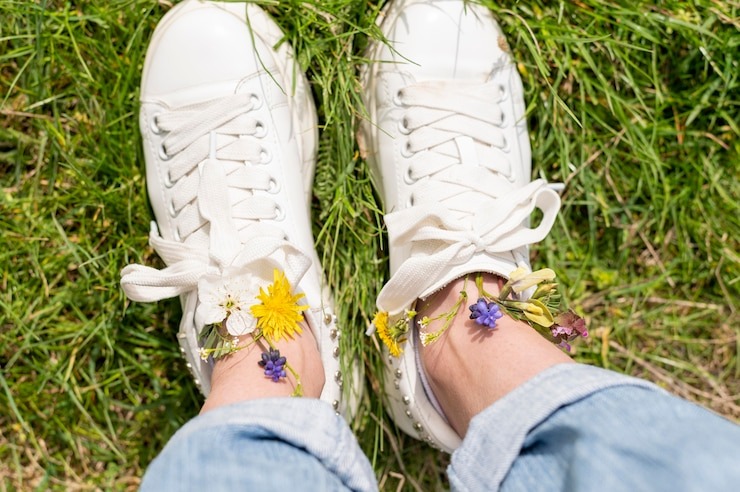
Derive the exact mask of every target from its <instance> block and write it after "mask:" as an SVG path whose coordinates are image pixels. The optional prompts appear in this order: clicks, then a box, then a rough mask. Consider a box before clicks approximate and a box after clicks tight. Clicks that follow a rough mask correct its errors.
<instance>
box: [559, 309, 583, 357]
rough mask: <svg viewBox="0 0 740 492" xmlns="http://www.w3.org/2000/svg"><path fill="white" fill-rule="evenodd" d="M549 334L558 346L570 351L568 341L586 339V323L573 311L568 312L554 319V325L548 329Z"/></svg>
mask: <svg viewBox="0 0 740 492" xmlns="http://www.w3.org/2000/svg"><path fill="white" fill-rule="evenodd" d="M550 334H551V335H552V337H553V338H554V339H555V341H556V342H559V343H558V345H559V346H560V347H562V348H563V349H565V350H568V351H570V345H569V344H568V342H569V341H571V340H574V339H575V338H577V337H579V336H581V337H583V338H586V337H587V336H588V330H586V322H585V321H584V320H583V318H581V317H580V316H578V315H577V314H576V313H574V312H573V311H568V312H567V313H563V314H561V315H559V316H556V317H555V324H554V325H552V326H551V327H550Z"/></svg>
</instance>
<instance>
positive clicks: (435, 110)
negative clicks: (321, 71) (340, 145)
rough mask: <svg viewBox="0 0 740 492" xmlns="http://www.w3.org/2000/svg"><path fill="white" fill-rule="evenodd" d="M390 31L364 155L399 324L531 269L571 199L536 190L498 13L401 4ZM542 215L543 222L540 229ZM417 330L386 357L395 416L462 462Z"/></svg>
mask: <svg viewBox="0 0 740 492" xmlns="http://www.w3.org/2000/svg"><path fill="white" fill-rule="evenodd" d="M380 20H381V30H382V32H383V34H384V35H385V37H386V38H387V39H388V41H389V43H390V46H388V45H386V44H384V43H380V42H373V43H372V44H371V46H370V48H369V53H368V58H369V59H370V60H373V62H372V63H371V64H370V65H369V66H368V67H367V69H366V72H365V73H364V86H365V91H364V101H365V104H366V107H367V110H368V112H369V116H370V121H366V122H364V123H363V125H362V127H361V133H360V144H361V146H362V147H363V150H364V152H365V154H366V156H367V159H368V161H369V163H370V165H371V169H372V171H373V177H374V182H375V185H376V186H377V188H378V190H379V192H380V195H381V197H382V198H383V201H384V207H385V210H386V217H385V222H386V225H387V227H388V236H389V243H390V262H391V265H390V272H391V278H390V280H389V281H388V282H387V284H386V285H385V287H384V288H383V290H382V291H381V292H380V294H379V296H378V300H377V306H378V309H379V311H380V312H381V313H388V317H389V318H390V319H391V322H392V320H394V319H396V320H397V319H403V317H404V316H405V315H404V312H406V311H407V310H413V308H414V305H415V302H416V300H417V299H419V298H421V299H424V298H426V297H428V296H429V295H431V294H433V293H434V292H436V291H438V290H439V289H441V288H442V287H444V286H445V285H447V284H448V283H449V282H451V281H452V280H454V279H456V278H459V277H461V276H463V275H465V274H468V273H473V272H491V273H494V274H498V275H501V276H503V277H505V278H508V276H509V274H510V273H511V272H512V271H513V270H515V269H516V268H517V267H519V266H524V267H526V268H528V269H529V258H528V256H529V250H528V245H529V244H531V243H534V242H537V241H540V240H542V239H543V238H544V237H545V236H546V235H547V233H548V232H549V230H550V227H551V226H552V224H553V222H554V220H555V216H556V214H557V211H558V209H559V206H560V199H559V196H558V194H557V193H556V192H555V191H554V190H553V189H551V188H550V187H548V185H547V183H546V182H545V181H544V180H541V179H538V180H535V181H531V179H530V174H531V154H530V146H529V137H528V134H527V127H526V122H525V119H524V109H525V107H524V100H523V90H522V83H521V80H520V78H519V75H518V73H517V69H516V66H515V64H514V63H513V61H512V58H511V55H510V53H509V51H508V45H507V43H506V41H505V39H504V37H503V34H502V32H501V29H500V28H499V26H498V25H497V23H496V21H495V20H494V19H493V17H492V15H491V12H490V11H489V10H488V9H486V8H485V7H482V6H480V5H476V4H473V3H471V2H462V1H457V0H439V1H434V0H405V1H403V0H400V1H395V2H392V3H391V4H390V5H389V6H388V7H386V9H385V10H384V13H383V14H382V15H381V17H380ZM535 208H539V209H540V210H541V211H542V212H543V217H542V219H541V221H540V223H539V225H538V226H537V227H536V228H534V229H530V228H529V227H528V223H529V216H530V214H531V213H532V211H533V210H534V209H535ZM409 323H410V321H409ZM404 326H406V325H404ZM407 328H408V330H409V331H408V338H407V340H406V341H405V344H404V346H403V347H401V349H402V350H403V352H402V353H401V354H400V355H399V356H398V357H394V356H392V355H391V354H389V353H387V354H386V355H387V364H386V370H387V371H386V384H385V389H386V393H387V397H388V400H389V406H390V413H391V415H392V416H393V418H394V420H395V421H396V423H397V424H398V426H399V427H400V428H401V429H403V430H404V431H405V432H407V433H408V434H409V435H411V436H413V437H416V438H418V439H421V440H425V441H427V442H429V443H430V444H432V445H433V446H435V447H439V448H441V449H444V450H446V451H450V452H451V451H452V450H454V449H455V448H456V447H457V446H458V445H459V444H460V436H458V435H457V433H456V432H455V431H454V430H453V429H452V427H450V426H449V424H448V423H447V421H446V419H445V418H444V416H443V415H442V414H441V412H440V411H438V410H437V408H438V406H437V405H435V403H436V402H434V401H433V397H431V398H430V395H431V392H427V391H425V388H424V386H425V383H424V381H423V379H424V378H423V375H421V374H420V372H419V369H420V366H418V364H420V362H419V361H418V354H417V350H416V345H417V342H418V338H417V335H416V333H415V331H414V329H413V326H408V327H407ZM391 381H392V382H391ZM427 393H429V395H428V394H427ZM435 407H436V408H435Z"/></svg>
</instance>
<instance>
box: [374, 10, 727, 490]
mask: <svg viewBox="0 0 740 492" xmlns="http://www.w3.org/2000/svg"><path fill="white" fill-rule="evenodd" d="M384 14H385V15H384V18H383V22H382V24H381V29H382V31H383V33H384V34H385V36H386V38H387V39H389V40H392V41H393V42H394V43H395V46H394V48H396V50H391V49H389V48H388V47H387V46H385V45H383V44H382V43H376V44H373V45H371V47H370V51H369V56H368V57H369V58H370V59H373V60H378V61H389V60H390V61H392V62H393V63H371V64H370V66H369V67H368V69H367V71H366V73H365V92H364V97H365V101H366V104H367V106H368V111H369V114H370V117H371V123H368V124H365V125H363V131H362V145H363V148H364V149H365V152H366V153H367V155H368V159H369V161H370V163H371V166H372V169H373V174H374V179H375V182H376V183H377V185H378V187H379V191H380V194H381V196H382V197H383V199H384V205H385V208H386V210H387V211H388V213H387V215H386V224H387V226H388V236H389V243H390V257H391V258H390V259H391V278H390V279H389V281H388V282H387V283H386V285H385V286H384V288H383V290H382V291H381V293H380V294H379V296H378V300H377V305H378V309H379V312H378V313H377V315H376V316H375V319H374V328H375V331H376V333H377V334H378V336H379V338H380V339H381V340H382V341H383V342H384V345H385V349H384V356H385V361H386V375H387V377H386V381H385V390H386V393H387V398H388V402H389V410H390V413H391V415H392V416H393V418H394V420H395V422H396V423H397V424H398V426H399V427H401V428H402V429H403V430H404V431H406V432H407V433H408V434H409V435H411V436H414V437H417V438H419V439H422V440H425V441H427V442H429V443H430V444H431V445H433V446H435V447H439V448H441V449H444V450H447V451H450V452H453V455H452V465H451V467H450V470H449V472H450V480H451V484H452V485H453V488H456V489H460V490H495V489H497V488H498V487H499V486H502V487H504V488H510V489H512V490H540V489H544V490H571V489H572V488H573V489H577V488H578V487H583V488H590V489H591V490H594V489H598V490H601V489H602V488H607V489H609V488H611V489H620V488H622V489H627V490H632V489H634V488H638V489H650V490H655V489H656V488H663V484H666V485H665V488H666V489H668V490H675V488H673V487H674V486H677V487H679V488H681V489H690V490H705V489H710V490H711V489H713V486H715V485H716V487H717V488H718V489H720V490H722V489H724V488H727V487H728V486H731V484H736V483H738V479H737V474H738V471H737V465H736V464H737V462H738V449H740V448H739V446H738V444H737V443H738V441H739V438H738V433H739V432H740V431H739V430H738V427H737V426H735V425H733V424H731V423H729V422H727V421H725V420H723V419H721V418H719V417H716V416H714V415H712V414H710V413H709V412H707V411H706V410H702V409H700V408H698V407H696V406H693V405H691V404H688V403H686V402H684V401H682V400H678V399H675V398H673V397H670V396H668V395H666V394H665V393H664V392H662V391H660V390H658V389H657V388H656V387H654V386H653V385H651V384H649V383H647V382H645V381H640V380H637V379H634V378H628V377H626V376H622V375H619V374H616V373H612V372H609V371H604V370H600V369H595V368H590V367H587V366H582V365H579V364H574V363H572V362H571V361H570V359H569V358H568V357H567V356H565V355H564V354H563V353H562V352H560V350H559V349H558V348H556V347H555V346H554V345H551V344H550V342H548V341H547V340H546V339H544V338H541V337H540V335H538V334H537V333H536V332H535V331H534V330H532V328H531V327H529V326H526V325H525V324H524V323H521V322H519V321H515V320H514V319H511V318H508V317H506V316H504V317H503V318H502V319H499V320H498V324H497V325H496V329H495V330H493V329H492V328H493V327H492V326H491V325H489V328H491V329H485V328H483V327H482V326H481V324H485V323H488V322H489V321H487V318H486V316H487V317H491V316H493V315H492V314H491V313H492V312H493V310H491V311H490V312H488V310H489V309H490V308H489V307H488V305H487V302H484V303H483V307H478V306H477V305H476V306H474V305H471V309H472V308H474V307H475V308H477V309H478V313H480V312H481V310H486V315H485V316H481V318H483V319H484V321H483V322H480V320H479V319H476V321H475V322H473V321H471V320H470V319H468V318H467V314H468V313H465V311H466V310H465V309H462V308H463V307H464V306H467V305H469V304H470V301H471V300H470V299H469V298H468V295H469V294H468V295H462V294H460V291H461V290H465V291H467V292H469V293H470V294H472V293H473V292H474V290H475V289H476V288H477V285H476V286H475V287H471V286H470V284H467V285H468V286H467V287H466V280H465V279H466V278H467V279H468V282H470V280H472V279H473V278H477V277H479V276H480V277H481V278H482V286H481V287H482V290H485V291H487V292H489V293H490V294H492V295H493V296H497V294H498V289H500V288H501V284H500V282H499V281H497V279H498V278H503V279H509V280H511V279H512V278H513V277H515V276H519V275H520V274H519V273H518V272H521V271H526V270H527V269H528V268H529V261H528V249H527V247H528V244H530V243H533V242H536V241H539V240H541V239H542V238H544V237H545V235H546V234H547V233H548V231H549V228H550V227H551V226H552V223H553V220H554V217H555V214H556V213H557V210H558V208H559V198H558V196H557V195H556V194H555V193H554V192H553V187H552V186H548V185H547V184H546V183H544V182H543V181H542V180H534V181H531V179H530V174H531V163H530V149H529V140H528V138H527V131H526V123H525V122H524V102H523V97H522V87H521V81H520V80H519V77H518V75H517V72H516V68H515V67H514V64H513V61H512V59H511V54H510V51H509V47H508V45H507V44H506V42H505V40H504V38H503V34H502V33H501V31H500V30H499V28H498V26H497V25H496V23H495V21H494V20H493V19H492V18H491V15H490V12H488V10H487V9H485V8H482V7H480V6H478V5H475V4H467V3H466V4H464V3H463V2H458V1H454V0H398V1H396V2H393V3H392V4H390V6H389V7H387V8H386V10H385V12H384ZM535 208H538V209H539V210H540V211H541V212H542V218H541V219H540V221H539V223H538V224H536V225H535V226H534V227H530V224H529V216H530V214H531V212H532V211H533V210H534V209H535ZM533 275H534V274H533ZM515 292H516V294H517V295H516V296H514V297H513V298H512V297H509V296H508V294H507V295H506V296H502V297H503V298H504V300H506V301H508V300H510V299H513V301H512V302H516V303H519V304H521V303H524V302H529V303H530V304H531V303H532V299H535V300H539V299H540V298H538V297H536V296H535V294H536V293H537V292H532V290H528V289H527V288H526V287H524V286H522V289H521V290H518V291H517V290H515ZM483 297H487V299H486V300H490V299H491V298H490V297H488V296H485V295H484V296H483ZM479 302H480V301H479ZM473 303H474V304H476V301H475V300H474V298H473ZM534 307H535V308H536V309H530V308H528V309H530V310H529V311H527V312H528V313H529V315H530V316H528V319H530V320H534V321H536V322H537V323H538V324H539V325H541V326H542V327H545V328H550V334H551V335H552V336H553V337H555V338H557V339H558V340H559V341H560V342H561V343H564V342H567V341H568V339H569V337H570V336H573V334H574V333H576V332H577V333H578V334H581V335H584V334H585V331H582V330H583V326H581V325H579V324H578V323H573V324H572V325H569V324H566V323H565V322H564V321H560V320H557V323H555V320H553V319H552V318H548V317H547V316H546V315H545V312H544V311H542V309H541V306H537V305H535V306H534ZM509 312H511V311H509ZM475 313H476V311H475V310H473V314H475ZM476 316H477V315H476ZM561 319H564V318H561ZM448 322H449V324H447V323H448ZM432 323H438V324H440V323H441V324H443V329H441V330H439V329H437V328H438V326H435V327H434V328H432V329H430V328H431V327H432ZM697 429H700V432H699V433H696V432H695V430H697ZM462 437H464V441H462V442H461V438H462ZM681 442H686V443H687V444H686V449H678V448H680V447H681V446H680V445H679V443H681ZM707 442H709V443H711V446H712V448H713V450H712V451H710V452H707V451H706V449H705V447H706V446H705V445H706V443H707ZM692 458H693V459H694V461H695V462H691V459H692ZM698 462H701V465H699V463H698ZM712 462H714V463H721V465H720V466H716V465H713V466H712V467H710V466H709V464H710V463H712ZM653 465H655V468H656V469H655V470H653ZM697 466H703V467H704V468H705V470H703V471H698V470H697ZM704 471H706V474H705V473H704ZM689 474H690V475H692V476H691V477H690V478H688V477H687V475H689ZM708 475H711V477H710V476H708ZM602 476H603V479H602ZM625 476H628V478H624V477H625ZM669 478H670V479H669ZM704 484H711V485H710V486H709V487H704V486H703V485H704ZM602 486H603V487H602Z"/></svg>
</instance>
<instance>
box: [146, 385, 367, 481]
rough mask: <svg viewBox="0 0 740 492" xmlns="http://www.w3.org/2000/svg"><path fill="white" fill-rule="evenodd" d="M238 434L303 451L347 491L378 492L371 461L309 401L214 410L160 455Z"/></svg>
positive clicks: (338, 423)
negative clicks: (201, 439) (225, 433)
mask: <svg viewBox="0 0 740 492" xmlns="http://www.w3.org/2000/svg"><path fill="white" fill-rule="evenodd" d="M242 430H247V431H248V434H249V435H250V436H252V438H254V439H270V440H278V441H283V442H285V443H286V444H289V445H291V446H293V447H295V448H298V449H302V450H305V452H306V453H307V454H309V455H312V456H313V457H314V458H316V459H317V460H319V461H320V462H321V464H322V465H323V466H324V467H325V468H326V469H327V470H328V471H329V472H331V473H333V474H334V475H335V476H336V477H337V478H338V479H339V480H340V481H341V482H342V484H343V485H344V486H346V487H347V488H348V489H350V490H357V491H373V490H377V484H376V480H375V474H374V472H373V470H372V467H371V466H370V462H369V461H368V460H367V458H366V457H365V455H364V454H363V452H362V450H361V449H360V447H359V446H358V444H357V439H356V438H355V436H354V435H353V434H352V431H351V430H350V428H349V426H348V425H347V423H346V422H345V421H344V419H342V417H340V416H339V415H337V413H336V412H335V411H334V410H333V409H332V407H331V406H330V405H329V404H327V403H325V402H322V401H320V400H315V399H309V398H265V399H258V400H248V401H243V402H239V403H235V404H232V405H227V406H223V407H220V408H217V409H214V410H212V411H210V412H207V413H205V414H202V415H199V416H197V417H195V418H193V419H192V420H190V421H189V422H188V423H187V424H185V425H184V426H183V427H182V428H180V430H178V431H177V433H175V435H174V436H173V437H172V438H171V439H170V441H169V442H168V443H167V446H165V448H164V449H163V450H162V452H161V454H160V456H163V455H165V454H167V453H175V454H176V453H178V452H180V450H181V449H183V448H186V447H187V446H188V445H189V443H190V442H191V441H192V440H193V439H192V438H196V439H195V441H199V439H198V437H200V436H202V435H203V433H212V434H213V435H214V436H218V435H220V434H222V432H223V431H228V432H239V431H242ZM155 463H156V460H155V462H154V463H153V464H155ZM150 468H153V467H150ZM145 478H146V477H145Z"/></svg>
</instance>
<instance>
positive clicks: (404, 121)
mask: <svg viewBox="0 0 740 492" xmlns="http://www.w3.org/2000/svg"><path fill="white" fill-rule="evenodd" d="M398 131H399V132H401V134H402V135H408V134H409V133H411V130H409V120H408V118H406V117H405V116H404V117H403V118H401V120H400V121H399V122H398Z"/></svg>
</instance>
